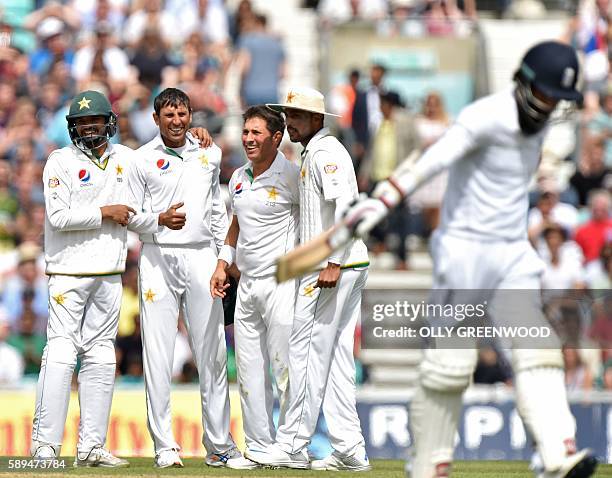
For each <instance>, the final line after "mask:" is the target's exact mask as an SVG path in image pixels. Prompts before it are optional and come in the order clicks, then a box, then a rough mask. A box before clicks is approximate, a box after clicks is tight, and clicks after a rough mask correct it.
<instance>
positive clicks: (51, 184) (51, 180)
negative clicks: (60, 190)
mask: <svg viewBox="0 0 612 478" xmlns="http://www.w3.org/2000/svg"><path fill="white" fill-rule="evenodd" d="M59 184H60V182H59V179H57V178H56V177H53V178H49V187H50V188H56V187H58V186H59Z"/></svg>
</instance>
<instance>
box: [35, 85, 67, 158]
mask: <svg viewBox="0 0 612 478" xmlns="http://www.w3.org/2000/svg"><path fill="white" fill-rule="evenodd" d="M37 107H38V112H37V113H36V116H37V117H38V120H39V122H40V126H41V128H42V129H43V131H44V130H45V129H46V128H47V126H48V125H49V124H50V123H51V120H52V118H53V117H54V116H55V114H56V113H57V112H58V111H59V109H60V108H61V107H62V91H61V88H60V86H59V85H58V84H57V83H56V82H54V81H45V82H44V83H43V84H42V85H41V87H40V93H39V95H38V96H37ZM45 157H46V155H45Z"/></svg>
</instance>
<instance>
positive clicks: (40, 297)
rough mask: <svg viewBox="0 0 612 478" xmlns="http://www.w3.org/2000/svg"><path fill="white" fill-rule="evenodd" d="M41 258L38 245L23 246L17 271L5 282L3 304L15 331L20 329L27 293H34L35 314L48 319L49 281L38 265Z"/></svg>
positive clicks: (20, 248)
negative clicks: (19, 324)
mask: <svg viewBox="0 0 612 478" xmlns="http://www.w3.org/2000/svg"><path fill="white" fill-rule="evenodd" d="M40 257H41V249H40V246H38V244H32V243H23V244H21V245H20V246H19V255H18V265H17V271H16V273H15V274H14V275H13V276H11V277H9V278H8V279H7V280H6V282H5V285H4V291H3V293H2V301H1V302H2V304H3V305H4V307H5V308H6V320H7V321H8V322H9V324H10V326H11V328H12V329H13V330H17V329H18V321H19V318H20V317H21V316H22V314H23V297H24V293H26V292H27V291H34V298H33V302H32V309H33V311H34V313H35V314H36V315H37V316H39V317H44V318H46V317H47V306H48V301H49V299H48V292H47V280H46V278H45V277H44V276H43V275H42V271H41V269H40V268H39V266H38V263H37V261H39V260H40Z"/></svg>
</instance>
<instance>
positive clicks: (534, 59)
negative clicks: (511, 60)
mask: <svg viewBox="0 0 612 478" xmlns="http://www.w3.org/2000/svg"><path fill="white" fill-rule="evenodd" d="M578 73H579V66H578V57H577V55H576V52H575V50H574V49H573V48H572V47H571V46H569V45H566V44H563V43H559V42H556V41H545V42H542V43H538V44H537V45H535V46H533V47H531V48H530V49H529V50H528V51H527V53H526V54H525V56H524V57H523V59H522V61H521V64H520V66H519V69H518V70H517V71H516V73H515V75H514V79H515V81H516V83H517V88H516V100H517V104H518V109H519V122H520V124H521V129H522V130H523V132H524V133H526V134H533V133H537V132H538V131H540V130H541V129H542V128H543V127H544V126H545V125H546V122H547V120H548V118H549V116H550V114H551V113H552V111H553V110H554V106H551V105H550V104H549V103H547V102H546V101H542V100H541V99H540V98H538V94H539V95H540V96H541V95H543V96H545V97H546V98H548V99H550V100H556V101H560V100H565V101H571V102H574V103H577V104H579V105H581V104H582V93H580V91H578V90H577V89H576V82H577V81H578Z"/></svg>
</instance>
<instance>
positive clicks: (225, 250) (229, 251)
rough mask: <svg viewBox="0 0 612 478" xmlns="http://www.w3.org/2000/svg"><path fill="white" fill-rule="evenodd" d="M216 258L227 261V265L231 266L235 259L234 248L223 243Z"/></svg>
mask: <svg viewBox="0 0 612 478" xmlns="http://www.w3.org/2000/svg"><path fill="white" fill-rule="evenodd" d="M217 259H220V260H222V261H225V262H227V265H228V267H229V266H231V265H232V264H233V263H234V260H236V248H235V247H232V246H230V245H229V244H223V246H221V250H220V251H219V256H218V257H217Z"/></svg>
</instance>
